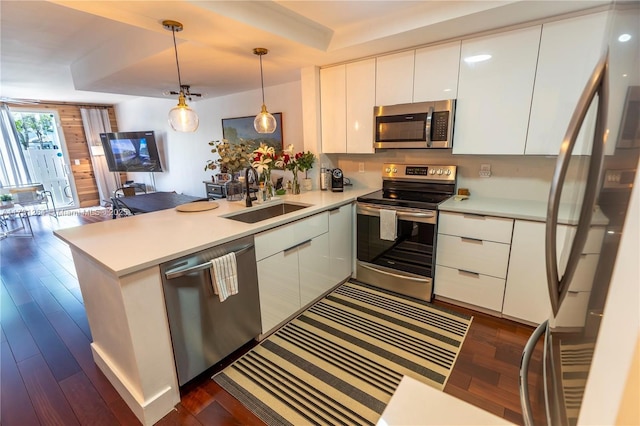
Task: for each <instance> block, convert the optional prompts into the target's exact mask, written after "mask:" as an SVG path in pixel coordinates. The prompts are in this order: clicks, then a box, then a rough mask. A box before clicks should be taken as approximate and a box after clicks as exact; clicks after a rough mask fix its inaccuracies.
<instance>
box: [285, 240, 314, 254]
mask: <svg viewBox="0 0 640 426" xmlns="http://www.w3.org/2000/svg"><path fill="white" fill-rule="evenodd" d="M310 242H311V239H309V240H306V241H303V242H301V243H298V244H296V245H295V246H291V247H289V248H288V249H285V250H284V254H285V255H286V254H287V253H289V252H290V251H291V250H295V249H297V248H298V247H301V246H303V245H305V244H308V243H310Z"/></svg>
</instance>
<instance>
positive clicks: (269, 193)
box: [263, 170, 276, 200]
mask: <svg viewBox="0 0 640 426" xmlns="http://www.w3.org/2000/svg"><path fill="white" fill-rule="evenodd" d="M263 175H264V196H265V199H266V200H270V199H271V198H273V197H275V195H276V191H275V189H274V187H273V182H271V170H265V171H264V172H263Z"/></svg>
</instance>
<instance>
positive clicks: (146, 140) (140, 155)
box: [100, 131, 162, 172]
mask: <svg viewBox="0 0 640 426" xmlns="http://www.w3.org/2000/svg"><path fill="white" fill-rule="evenodd" d="M100 140H101V141H102V146H103V147H104V155H105V157H106V160H107V165H108V167H109V171H111V172H162V164H161V163H160V154H159V153H158V146H157V145H156V138H155V134H154V132H153V131H144V132H117V133H100Z"/></svg>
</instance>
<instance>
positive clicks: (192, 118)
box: [169, 92, 200, 132]
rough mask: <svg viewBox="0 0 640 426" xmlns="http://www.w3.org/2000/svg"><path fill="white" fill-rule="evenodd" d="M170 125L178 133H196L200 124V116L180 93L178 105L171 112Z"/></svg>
mask: <svg viewBox="0 0 640 426" xmlns="http://www.w3.org/2000/svg"><path fill="white" fill-rule="evenodd" d="M169 124H170V125H171V128H172V129H173V130H175V131H177V132H195V131H196V130H197V129H198V125H199V124H200V119H199V118H198V114H196V112H195V111H194V110H192V109H191V108H189V105H187V103H186V102H185V100H184V94H183V93H182V92H180V97H179V98H178V105H176V106H174V107H173V108H171V111H169Z"/></svg>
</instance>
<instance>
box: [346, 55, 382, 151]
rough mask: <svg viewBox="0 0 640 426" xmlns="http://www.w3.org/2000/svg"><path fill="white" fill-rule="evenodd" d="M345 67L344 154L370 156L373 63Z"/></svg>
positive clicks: (354, 63) (374, 89)
mask: <svg viewBox="0 0 640 426" xmlns="http://www.w3.org/2000/svg"><path fill="white" fill-rule="evenodd" d="M346 67H347V89H346V90H347V122H346V126H347V153H349V154H372V153H374V149H373V107H374V106H375V104H376V60H375V59H368V60H366V61H358V62H353V63H350V64H347V65H346Z"/></svg>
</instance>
